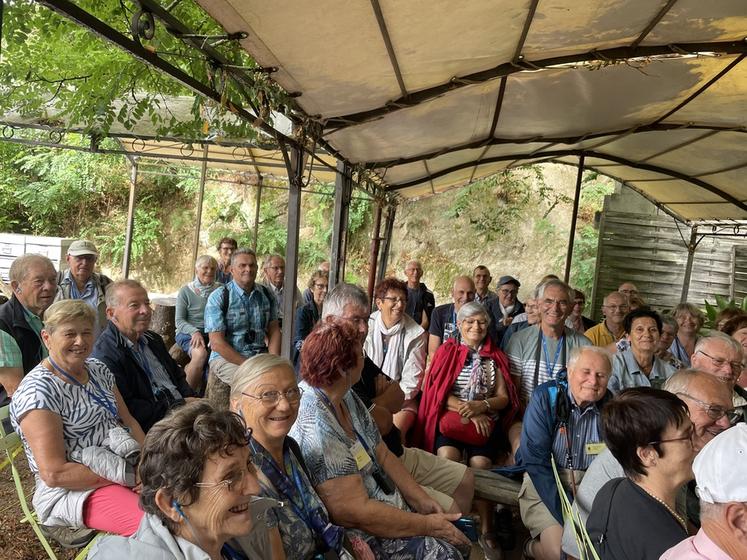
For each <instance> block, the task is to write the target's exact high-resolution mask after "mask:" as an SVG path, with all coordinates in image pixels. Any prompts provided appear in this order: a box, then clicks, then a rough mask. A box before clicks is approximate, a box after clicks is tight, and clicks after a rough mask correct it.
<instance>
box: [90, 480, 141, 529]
mask: <svg viewBox="0 0 747 560" xmlns="http://www.w3.org/2000/svg"><path fill="white" fill-rule="evenodd" d="M138 499H139V497H138V495H137V494H135V492H133V491H132V490H130V489H129V488H125V487H124V486H120V485H119V484H110V485H109V486H102V487H101V488H98V489H97V490H94V492H93V494H91V495H90V496H88V498H86V503H85V504H83V523H85V525H86V527H90V528H91V529H96V530H98V531H104V532H106V533H113V534H115V535H122V536H125V537H129V536H130V535H132V534H133V533H134V532H135V531H137V528H138V526H139V525H140V520H141V519H142V518H143V515H144V513H143V510H141V509H140V506H139V505H138Z"/></svg>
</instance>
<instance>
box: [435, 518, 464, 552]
mask: <svg viewBox="0 0 747 560" xmlns="http://www.w3.org/2000/svg"><path fill="white" fill-rule="evenodd" d="M461 516H462V514H461V513H432V514H430V515H429V516H428V534H429V535H430V536H432V537H436V538H437V539H444V540H445V541H447V542H449V543H451V544H453V545H457V546H469V545H470V544H471V543H470V542H469V539H468V538H467V537H466V536H465V535H464V533H462V532H461V531H460V530H459V529H457V528H456V526H455V525H454V524H453V523H452V521H457V520H458V519H459V518H460V517H461Z"/></svg>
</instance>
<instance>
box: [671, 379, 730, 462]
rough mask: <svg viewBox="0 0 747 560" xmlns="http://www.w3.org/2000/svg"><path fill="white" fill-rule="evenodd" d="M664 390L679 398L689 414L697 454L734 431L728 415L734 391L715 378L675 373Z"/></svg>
mask: <svg viewBox="0 0 747 560" xmlns="http://www.w3.org/2000/svg"><path fill="white" fill-rule="evenodd" d="M664 389H665V390H667V391H669V392H670V393H674V394H675V395H677V396H678V397H680V398H681V399H682V400H683V401H684V402H685V404H686V405H687V409H688V411H689V412H690V420H692V423H693V428H694V434H693V446H694V448H695V450H696V451H700V449H702V447H703V446H704V445H705V444H706V443H708V442H709V441H711V440H712V439H713V438H714V437H716V436H717V435H718V434H720V433H721V432H723V431H724V430H727V429H729V428H730V427H731V423H730V422H729V418H728V413H729V412H730V411H733V407H732V400H731V393H732V390H731V388H730V387H729V386H728V385H727V384H726V383H723V382H721V381H719V380H718V379H717V378H716V377H714V376H712V375H709V374H707V373H705V372H702V371H698V370H696V369H692V368H691V369H685V370H680V371H678V372H676V373H675V374H674V375H673V376H672V377H670V378H669V379H667V382H666V383H665V384H664Z"/></svg>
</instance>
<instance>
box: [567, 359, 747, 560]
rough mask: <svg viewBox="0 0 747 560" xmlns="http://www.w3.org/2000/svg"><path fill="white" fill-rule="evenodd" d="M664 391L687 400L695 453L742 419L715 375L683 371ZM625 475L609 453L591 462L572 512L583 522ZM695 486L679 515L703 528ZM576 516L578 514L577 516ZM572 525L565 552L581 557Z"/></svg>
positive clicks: (684, 494) (685, 497)
mask: <svg viewBox="0 0 747 560" xmlns="http://www.w3.org/2000/svg"><path fill="white" fill-rule="evenodd" d="M663 388H664V390H666V391H669V392H670V393H674V394H676V395H677V396H678V397H679V398H681V399H682V400H683V401H685V404H686V405H687V408H688V411H689V413H690V420H691V421H692V423H693V436H692V445H693V450H694V451H695V452H696V453H697V452H699V451H700V450H701V449H702V448H703V447H704V446H705V445H706V444H707V443H708V442H709V441H711V440H712V439H713V438H714V437H716V436H717V435H718V434H720V433H721V432H723V431H724V430H727V429H729V428H730V427H731V426H733V425H734V424H735V423H736V422H737V420H738V419H739V416H738V414H737V412H736V411H735V410H734V408H733V407H732V404H731V396H730V390H729V387H728V386H727V385H726V384H725V383H722V382H721V381H719V380H718V379H716V378H715V377H714V376H712V375H709V374H707V373H705V372H702V371H698V370H695V369H683V370H680V371H678V372H677V373H675V374H674V375H673V376H672V377H670V378H669V379H667V381H666V383H665V384H664V387H663ZM623 476H625V473H624V472H623V469H622V467H621V466H620V463H618V462H617V459H615V458H614V457H613V456H612V453H610V452H609V450H605V451H603V452H602V453H601V454H600V455H599V456H597V458H596V459H594V461H593V462H592V464H591V466H590V467H589V469H588V470H587V471H586V475H585V476H584V479H583V481H582V482H581V485H580V486H579V487H578V492H577V493H576V497H575V500H574V502H573V509H574V510H576V511H575V512H574V514H575V513H576V512H577V513H578V515H579V517H580V519H581V521H582V522H584V523H585V522H586V518H587V517H588V516H589V511H591V505H592V503H593V502H594V498H595V497H596V495H597V492H598V491H599V489H600V488H601V487H602V486H604V484H605V483H606V482H608V481H609V480H612V479H613V478H620V477H623ZM694 490H695V487H694V485H693V484H692V483H691V484H689V485H688V486H686V490H684V491H683V492H682V494H681V495H680V496H679V498H678V509H680V507H679V506H680V504H681V506H682V507H681V510H680V513H683V514H686V516H687V519H688V521H689V522H690V523H691V524H692V525H693V526H694V527H700V510H699V508H698V498H697V496H696V495H695V491H694ZM574 517H575V515H574ZM574 532H575V531H574V528H573V524H572V523H566V524H565V527H564V531H563V551H564V552H566V554H568V556H569V558H579V557H580V555H579V550H578V546H577V544H576V540H575V536H574Z"/></svg>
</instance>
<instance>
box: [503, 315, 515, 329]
mask: <svg viewBox="0 0 747 560" xmlns="http://www.w3.org/2000/svg"><path fill="white" fill-rule="evenodd" d="M513 320H514V318H513V317H510V316H506V317H504V318H503V321H501V322H502V323H503V326H504V327H507V326H509V325H510V324H511V323H512V322H513Z"/></svg>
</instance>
